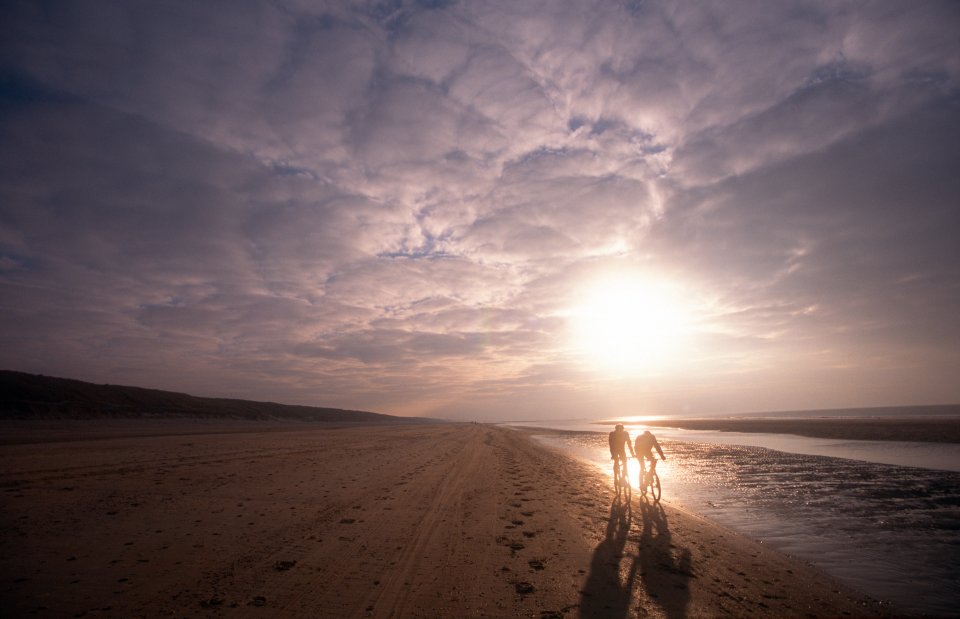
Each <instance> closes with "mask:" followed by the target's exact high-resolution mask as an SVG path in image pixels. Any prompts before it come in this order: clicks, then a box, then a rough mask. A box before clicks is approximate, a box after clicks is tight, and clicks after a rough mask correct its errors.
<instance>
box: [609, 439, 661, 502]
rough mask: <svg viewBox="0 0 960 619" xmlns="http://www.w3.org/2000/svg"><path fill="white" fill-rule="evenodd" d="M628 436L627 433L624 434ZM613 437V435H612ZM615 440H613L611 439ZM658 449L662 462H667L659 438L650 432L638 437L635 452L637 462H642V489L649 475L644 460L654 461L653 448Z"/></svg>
mask: <svg viewBox="0 0 960 619" xmlns="http://www.w3.org/2000/svg"><path fill="white" fill-rule="evenodd" d="M624 434H626V432H624ZM611 436H612V433H611ZM610 440H611V441H612V440H613V439H612V438H611V439H610ZM654 447H656V449H657V453H658V454H660V459H661V460H666V459H667V457H666V456H665V455H663V450H662V449H660V443H658V442H657V437H656V436H654V435H653V434H652V433H651V432H650V430H647V431H646V432H644V433H643V434H641V435H639V436H638V437H637V442H636V444H635V445H634V448H633V450H632V451H633V452H634V453H635V454H636V458H637V460H639V461H640V487H641V488H643V487H644V485H645V484H646V481H647V480H646V478H645V475H646V474H647V466H646V462H645V461H644V458H646V459H647V460H650V461H651V462H652V461H653V459H654V458H653V448H654Z"/></svg>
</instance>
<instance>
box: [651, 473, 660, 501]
mask: <svg viewBox="0 0 960 619" xmlns="http://www.w3.org/2000/svg"><path fill="white" fill-rule="evenodd" d="M650 496H651V497H653V502H654V503H659V502H660V476H659V475H657V474H656V473H654V474H653V479H651V480H650Z"/></svg>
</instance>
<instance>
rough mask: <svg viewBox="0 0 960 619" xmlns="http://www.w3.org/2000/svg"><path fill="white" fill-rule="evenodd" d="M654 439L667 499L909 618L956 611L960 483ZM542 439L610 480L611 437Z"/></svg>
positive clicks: (920, 472) (913, 472)
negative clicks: (812, 566) (659, 450)
mask: <svg viewBox="0 0 960 619" xmlns="http://www.w3.org/2000/svg"><path fill="white" fill-rule="evenodd" d="M656 434H657V436H658V438H660V439H661V441H660V442H661V445H662V446H663V448H664V452H665V453H666V455H667V460H666V461H663V462H661V463H660V464H659V465H658V467H657V472H658V473H659V474H660V478H661V481H662V483H663V498H664V500H666V501H668V502H671V503H674V504H679V505H683V506H685V507H687V508H689V509H690V510H691V511H694V512H697V513H700V514H703V515H705V516H707V517H709V518H711V519H713V520H715V521H717V522H720V523H721V524H724V525H726V526H729V527H731V528H733V529H735V530H738V531H740V532H741V533H744V534H746V535H748V536H749V537H752V538H754V539H758V540H762V541H764V543H769V544H771V545H773V546H774V547H776V548H778V549H779V550H781V551H784V552H787V553H789V554H793V555H795V556H798V557H801V558H803V559H805V560H808V561H810V562H811V563H814V564H815V565H817V566H819V567H821V568H822V569H824V570H826V571H827V572H829V573H831V574H833V575H834V576H835V577H837V578H839V579H841V580H844V581H846V582H847V583H849V584H851V585H853V586H854V587H856V588H858V589H860V590H861V591H864V592H865V593H867V594H869V595H872V596H873V597H875V598H877V599H881V600H888V601H892V602H893V603H895V604H896V605H897V606H899V607H900V608H901V609H903V610H905V611H908V612H916V613H932V614H935V615H944V614H952V613H954V612H955V609H956V608H957V602H958V600H960V583H958V582H957V575H958V574H960V473H956V472H950V471H942V470H928V469H923V468H913V467H904V466H894V465H889V464H882V463H877V462H864V461H858V460H851V459H842V458H836V457H828V456H822V455H810V454H796V453H786V452H783V451H776V450H773V449H766V448H763V447H756V446H751V445H737V444H719V443H708V442H694V441H677V440H671V439H669V438H666V437H665V436H664V435H665V434H666V433H661V432H659V431H657V432H656ZM537 438H538V440H541V441H543V442H545V443H546V444H549V445H551V446H553V447H555V448H559V449H562V450H564V451H565V452H568V453H570V454H572V455H574V456H576V457H578V458H580V459H582V460H584V461H586V462H589V463H591V464H593V465H594V466H596V467H597V468H598V469H599V470H601V471H603V472H604V473H606V474H608V475H610V474H612V465H611V461H610V459H609V457H610V454H609V449H608V447H607V445H606V435H605V433H569V434H549V435H547V434H545V435H542V436H541V435H538V436H537ZM636 479H637V478H636V473H635V471H634V472H633V473H632V480H634V482H636ZM634 486H636V483H634Z"/></svg>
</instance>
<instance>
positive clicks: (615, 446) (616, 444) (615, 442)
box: [610, 423, 636, 466]
mask: <svg viewBox="0 0 960 619" xmlns="http://www.w3.org/2000/svg"><path fill="white" fill-rule="evenodd" d="M626 447H629V448H630V457H631V458H635V457H636V454H635V453H634V451H633V445H632V444H631V443H630V433H629V432H627V431H626V430H624V429H623V424H622V423H618V424H617V425H616V427H615V428H614V429H613V432H611V433H610V458H612V459H613V463H614V466H616V464H617V463H618V462H619V461H620V460H624V461H626V459H627V452H626V449H625V448H626Z"/></svg>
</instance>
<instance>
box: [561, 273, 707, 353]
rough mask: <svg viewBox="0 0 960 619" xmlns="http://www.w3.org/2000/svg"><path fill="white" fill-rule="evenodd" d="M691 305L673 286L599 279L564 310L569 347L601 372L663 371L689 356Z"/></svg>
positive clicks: (646, 280)
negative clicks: (568, 319)
mask: <svg viewBox="0 0 960 619" xmlns="http://www.w3.org/2000/svg"><path fill="white" fill-rule="evenodd" d="M691 307H692V306H691V304H690V302H689V301H688V300H687V298H686V295H685V294H684V293H683V291H682V290H681V288H680V287H679V286H678V285H676V284H675V283H672V282H669V281H666V280H660V279H656V278H652V277H648V276H640V275H629V276H628V275H622V274H620V275H615V276H609V277H605V278H602V279H600V280H598V281H595V282H593V283H592V284H590V285H587V286H585V287H584V288H583V290H582V292H581V294H580V295H579V299H578V304H577V305H576V306H575V307H574V308H573V309H572V311H571V312H570V315H571V319H572V320H571V324H572V327H573V328H572V337H573V343H574V346H575V347H576V348H577V349H578V350H579V351H581V353H582V354H584V355H585V356H586V358H587V359H588V360H589V361H590V362H591V363H592V364H593V365H597V366H599V367H600V368H601V369H604V370H617V371H654V372H656V371H661V370H666V369H668V368H670V367H673V366H676V365H677V364H679V363H681V362H682V361H683V360H684V358H685V357H686V355H687V354H689V347H690V343H691V337H692V311H691Z"/></svg>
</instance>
